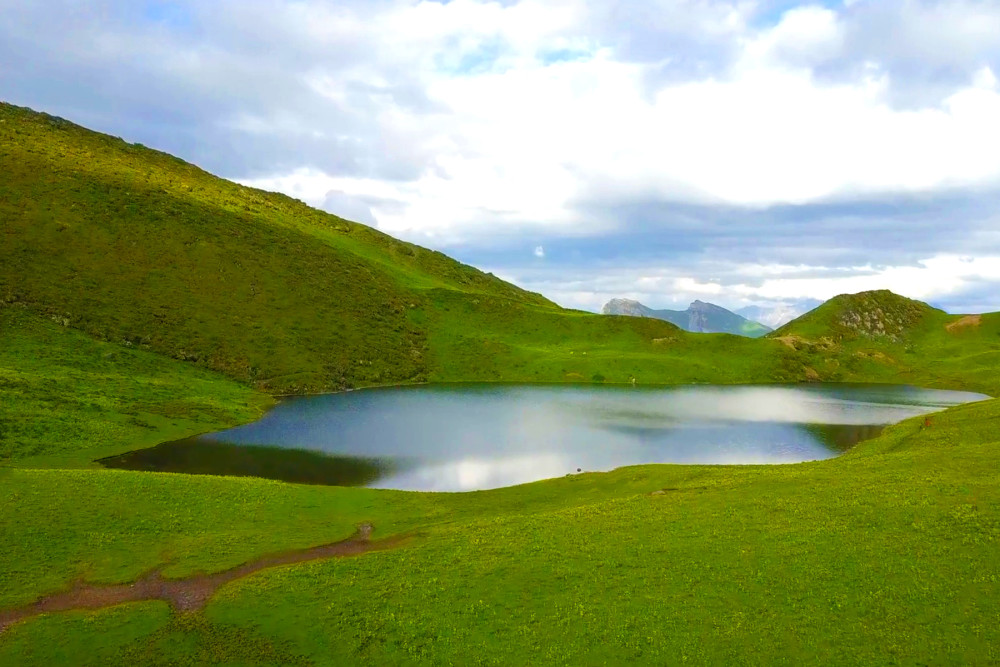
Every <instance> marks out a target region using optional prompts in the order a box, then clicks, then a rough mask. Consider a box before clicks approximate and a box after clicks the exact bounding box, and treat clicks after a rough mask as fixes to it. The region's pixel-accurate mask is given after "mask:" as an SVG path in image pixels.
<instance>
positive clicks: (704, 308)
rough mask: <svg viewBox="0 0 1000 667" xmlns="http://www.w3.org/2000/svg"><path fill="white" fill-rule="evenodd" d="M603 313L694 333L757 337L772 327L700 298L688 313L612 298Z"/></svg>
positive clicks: (602, 310)
mask: <svg viewBox="0 0 1000 667" xmlns="http://www.w3.org/2000/svg"><path fill="white" fill-rule="evenodd" d="M601 312H602V313H603V314H605V315H626V316H629V317H650V318H654V319H658V320H665V321H667V322H670V323H671V324H675V325H677V326H678V327H680V328H681V329H684V330H685V331H692V332H695V333H731V334H736V335H738V336H747V337H749V338H758V337H760V336H763V335H764V334H766V333H768V332H770V331H771V328H770V327H767V326H765V325H763V324H761V323H759V322H754V321H753V320H749V319H747V318H745V317H743V316H741V315H737V314H736V313H734V312H732V311H731V310H727V309H725V308H723V307H722V306H717V305H715V304H714V303H707V302H705V301H699V300H697V299H696V300H695V301H692V302H691V305H689V306H688V307H687V310H667V309H663V310H656V309H653V308H649V307H648V306H645V305H643V304H642V303H640V302H638V301H634V300H632V299H611V300H610V301H608V302H607V303H606V304H604V308H602V309H601Z"/></svg>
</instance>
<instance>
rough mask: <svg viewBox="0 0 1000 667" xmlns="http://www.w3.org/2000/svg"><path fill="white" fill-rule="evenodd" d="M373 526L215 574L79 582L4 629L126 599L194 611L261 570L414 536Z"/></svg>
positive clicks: (5, 618) (6, 619) (18, 613)
mask: <svg viewBox="0 0 1000 667" xmlns="http://www.w3.org/2000/svg"><path fill="white" fill-rule="evenodd" d="M372 530H373V527H372V525H371V524H368V523H366V524H362V525H360V526H359V527H358V530H357V532H355V533H354V535H352V536H351V537H349V538H347V539H346V540H343V541H340V542H334V543H333V544H324V545H321V546H318V547H312V548H311V549H302V550H298V551H287V552H284V553H280V554H274V555H271V556H264V557H263V558H260V559H259V560H255V561H253V562H250V563H245V564H243V565H240V566H238V567H234V568H233V569H231V570H225V571H223V572H217V573H215V574H206V575H197V576H193V577H188V578H186V579H164V578H163V577H162V575H161V574H160V572H161V570H162V568H160V569H157V570H155V571H153V572H151V573H150V574H148V575H146V576H145V577H143V578H141V579H139V580H137V581H135V582H133V583H130V584H112V585H107V586H100V585H91V584H83V583H79V584H77V585H75V586H74V587H73V588H72V589H70V590H68V591H66V592H63V593H54V594H52V595H48V596H45V597H43V598H41V599H40V600H38V601H37V602H34V603H32V604H30V605H26V606H24V607H19V608H17V609H9V610H0V633H2V632H3V631H4V630H6V629H7V627H8V626H10V625H11V624H13V623H16V622H18V621H21V620H24V619H26V618H30V617H32V616H37V615H39V614H45V613H48V612H56V611H70V610H73V609H100V608H102V607H110V606H113V605H116V604H121V603H123V602H138V601H143V600H164V601H166V602H168V603H169V604H170V606H171V607H173V608H174V609H175V610H177V611H194V610H196V609H201V608H202V607H203V606H205V603H206V602H208V599H209V598H210V597H212V595H213V594H214V593H215V592H216V591H217V590H218V589H219V588H220V587H221V586H223V585H225V584H227V583H229V582H230V581H234V580H236V579H241V578H243V577H246V576H248V575H250V574H253V573H254V572H257V571H258V570H263V569H266V568H269V567H276V566H278V565H290V564H292V563H302V562H305V561H311V560H322V559H327V558H342V557H344V556H357V555H359V554H363V553H367V552H369V551H380V550H383V549H390V548H392V547H395V546H398V545H399V544H400V543H402V542H403V541H404V540H406V539H407V538H408V537H409V536H407V535H399V536H395V537H390V538H387V539H384V540H378V541H372V540H371V539H370V538H371V533H372Z"/></svg>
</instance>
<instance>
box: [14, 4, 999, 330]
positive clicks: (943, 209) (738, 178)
mask: <svg viewBox="0 0 1000 667" xmlns="http://www.w3.org/2000/svg"><path fill="white" fill-rule="evenodd" d="M998 77H1000V0H956V1H952V2H937V1H931V0H827V1H825V2H812V3H803V2H794V1H790V0H733V1H725V0H719V1H712V0H646V1H643V2H638V1H636V2H599V1H596V0H544V1H541V0H521V1H516V0H501V1H498V2H481V1H479V0H452V1H451V2H427V1H397V0H343V1H340V2H327V1H321V0H296V1H294V2H286V1H281V0H214V1H212V0H208V1H207V0H200V1H190V2H188V1H184V0H181V1H178V2H165V1H159V0H90V1H89V2H86V3H81V2H78V1H77V0H34V1H32V2H25V1H24V0H0V99H3V100H5V101H8V102H12V103H14V104H19V105H24V106H30V107H32V108H34V109H38V110H42V111H47V112H49V113H53V114H56V115H60V116H63V117H66V118H68V119H70V120H73V121H74V122H77V123H79V124H82V125H85V126H87V127H90V128H92V129H96V130H99V131H102V132H107V133H109V134H113V135H116V136H121V137H123V138H125V139H127V140H129V141H132V142H139V143H142V144H145V145H148V146H152V147H155V148H158V149H161V150H164V151H167V152H170V153H173V154H175V155H178V156H180V157H182V158H184V159H186V160H189V161H191V162H194V163H195V164H198V165H199V166H201V167H203V168H205V169H207V170H209V171H211V172H213V173H215V174H218V175H220V176H223V177H225V178H229V179H232V180H235V181H238V182H241V183H246V184H249V185H253V186H256V187H262V188H265V189H269V190H279V191H282V192H285V193H287V194H289V195H291V196H294V197H297V198H299V199H302V200H303V201H305V202H307V203H309V204H311V205H313V206H316V207H319V208H323V209H325V210H327V211H330V212H331V213H335V214H337V215H340V216H342V217H345V218H349V219H352V220H356V221H359V222H363V223H366V224H369V225H372V226H375V227H377V228H378V229H380V230H383V231H385V232H387V233H389V234H392V235H394V236H397V237H399V238H403V239H406V240H408V241H412V242H414V243H418V244H420V245H424V246H427V247H431V248H435V249H438V250H441V251H443V252H446V253H448V254H450V255H451V256H453V257H455V258H457V259H459V260H461V261H463V262H467V263H470V264H472V265H474V266H477V267H479V268H481V269H483V270H485V271H492V272H493V273H495V274H496V275H498V276H500V277H502V278H505V279H507V280H510V281H512V282H514V283H516V284H518V285H520V286H522V287H525V288H527V289H530V290H534V291H538V292H541V293H542V294H544V295H545V296H547V297H549V298H550V299H552V300H554V301H556V302H557V303H559V304H561V305H564V306H567V307H573V308H582V309H586V310H599V309H600V307H601V306H602V304H603V303H604V302H605V301H607V300H608V299H610V298H612V297H625V298H632V299H637V300H639V301H642V302H643V303H645V304H646V305H648V306H651V307H654V308H684V307H686V306H687V304H688V303H689V302H690V301H692V300H694V299H701V300H703V301H710V302H713V303H717V304H719V305H722V306H725V307H729V308H733V309H737V308H741V307H745V306H759V307H761V308H762V309H763V311H762V312H763V313H764V314H762V315H761V317H762V318H765V319H766V318H767V317H772V318H773V319H775V320H777V319H781V318H787V317H789V316H791V315H792V314H795V313H797V312H801V311H802V310H805V309H807V308H809V307H812V306H813V305H815V304H816V303H818V302H819V301H820V300H825V299H827V298H830V297H832V296H834V295H836V294H840V293H846V292H857V291H862V290H867V289H882V288H885V289H891V290H893V291H894V292H897V293H899V294H902V295H905V296H908V297H911V298H916V299H921V300H924V301H927V302H929V303H931V304H933V305H936V306H938V307H941V308H944V309H945V310H948V311H949V312H983V311H997V310H1000V206H998V204H1000V83H998ZM779 314H780V315H779Z"/></svg>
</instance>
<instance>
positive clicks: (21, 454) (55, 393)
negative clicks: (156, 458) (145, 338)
mask: <svg viewBox="0 0 1000 667" xmlns="http://www.w3.org/2000/svg"><path fill="white" fill-rule="evenodd" d="M271 404H273V400H272V399H271V398H269V397H268V396H266V395H264V394H260V393H257V392H254V391H252V390H250V389H248V388H247V387H245V386H243V385H240V384H237V383H236V382H233V381H232V380H229V379H228V378H226V377H224V376H222V375H219V374H217V373H213V372H210V371H207V370H205V369H202V368H198V367H197V366H195V365H193V364H186V363H182V362H179V361H174V360H173V359H169V358H166V357H162V356H160V355H156V354H153V353H151V352H146V351H142V350H136V349H132V348H129V347H126V346H122V345H118V344H112V343H104V342H99V341H95V340H93V339H91V338H89V337H87V336H86V335H84V334H82V333H80V332H78V331H74V330H72V329H68V328H66V327H64V326H63V325H62V324H61V323H56V322H53V321H51V320H49V319H44V318H41V317H39V316H38V315H35V314H33V313H31V312H30V311H28V310H27V309H24V308H17V307H8V308H2V307H0V466H2V465H10V464H16V465H21V466H50V467H66V466H72V467H76V466H81V465H88V464H89V463H90V462H91V461H92V460H93V459H95V458H98V457H101V456H107V455H110V454H114V453H118V452H123V451H128V450H132V449H137V448H140V447H148V446H152V445H154V444H156V443H159V442H163V441H165V440H170V439H173V438H180V437H182V436H186V435H190V434H192V433H199V432H204V431H213V430H218V429H220V428H225V427H227V426H232V425H236V424H238V423H242V422H246V421H248V420H252V419H254V418H256V417H257V416H259V415H260V414H262V412H263V411H264V409H265V408H267V407H269V406H270V405H271Z"/></svg>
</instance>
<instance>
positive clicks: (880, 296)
mask: <svg viewBox="0 0 1000 667" xmlns="http://www.w3.org/2000/svg"><path fill="white" fill-rule="evenodd" d="M945 317H947V314H946V313H944V311H941V310H938V309H936V308H931V307H930V306H928V305H927V304H926V303H924V302H922V301H915V300H913V299H907V298H906V297H903V296H899V295H898V294H893V293H892V292H890V291H889V290H875V291H871V292H859V293H857V294H841V295H839V296H835V297H833V298H832V299H830V300H829V301H827V302H826V303H824V304H821V305H820V306H818V307H817V308H815V309H813V310H811V311H809V312H808V313H806V314H804V315H802V316H801V317H799V318H797V319H795V320H792V321H791V322H789V323H788V324H786V325H784V326H783V327H781V328H779V329H778V330H777V331H775V332H773V333H772V334H771V336H772V337H780V336H788V335H799V336H817V337H818V336H830V337H833V338H834V339H835V340H842V339H855V338H869V339H873V340H887V341H892V342H897V343H898V342H902V341H904V340H905V339H907V338H909V337H910V336H911V335H912V334H914V333H916V332H917V330H918V329H919V328H920V327H921V325H922V324H923V323H924V322H925V321H928V320H931V321H938V320H941V319H942V318H945Z"/></svg>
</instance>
